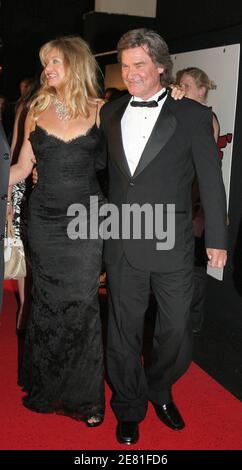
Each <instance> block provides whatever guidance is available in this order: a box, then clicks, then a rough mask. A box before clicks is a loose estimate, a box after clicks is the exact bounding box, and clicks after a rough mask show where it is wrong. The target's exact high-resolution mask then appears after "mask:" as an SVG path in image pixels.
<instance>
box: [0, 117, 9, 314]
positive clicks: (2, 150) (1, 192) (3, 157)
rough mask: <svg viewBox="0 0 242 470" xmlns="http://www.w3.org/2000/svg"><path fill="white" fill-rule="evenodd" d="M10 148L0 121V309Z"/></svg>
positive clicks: (0, 302)
mask: <svg viewBox="0 0 242 470" xmlns="http://www.w3.org/2000/svg"><path fill="white" fill-rule="evenodd" d="M9 165H10V150H9V146H8V142H7V138H6V135H5V133H4V130H3V127H2V124H1V122H0V309H1V304H2V280H3V274H4V264H3V239H4V231H5V220H6V199H7V193H8V179H9Z"/></svg>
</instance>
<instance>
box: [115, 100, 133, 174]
mask: <svg viewBox="0 0 242 470" xmlns="http://www.w3.org/2000/svg"><path fill="white" fill-rule="evenodd" d="M129 99H130V96H129V95H128V96H127V100H125V102H124V103H122V104H121V105H120V107H119V108H118V109H117V110H116V112H115V113H114V114H113V117H112V125H111V130H110V146H111V149H112V156H113V158H114V161H115V163H116V165H118V167H119V169H120V170H121V171H122V172H123V173H124V174H125V176H126V177H127V176H128V177H129V178H130V177H131V173H130V170H129V165H128V162H127V159H126V156H125V152H124V146H123V139H122V131H121V119H122V117H123V114H124V111H125V109H126V107H127V104H128V102H129Z"/></svg>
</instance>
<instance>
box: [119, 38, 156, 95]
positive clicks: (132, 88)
mask: <svg viewBox="0 0 242 470" xmlns="http://www.w3.org/2000/svg"><path fill="white" fill-rule="evenodd" d="M147 51H148V49H147V46H145V45H144V46H142V47H141V46H140V47H133V48H130V49H125V50H124V51H123V52H122V54H121V70H122V79H123V81H124V83H125V85H126V87H127V88H128V91H129V93H130V94H131V95H134V96H137V97H138V98H141V99H142V100H147V99H149V98H150V97H151V96H153V95H154V94H155V93H157V92H158V91H159V90H160V89H161V88H162V86H161V83H160V74H161V73H162V72H163V71H164V68H163V67H158V66H157V65H155V64H154V62H152V59H151V57H150V56H149V54H148V52H147Z"/></svg>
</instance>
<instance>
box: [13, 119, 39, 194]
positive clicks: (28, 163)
mask: <svg viewBox="0 0 242 470" xmlns="http://www.w3.org/2000/svg"><path fill="white" fill-rule="evenodd" d="M34 126H35V122H34V120H33V117H32V114H30V113H28V115H27V117H26V121H25V126H24V140H23V145H22V147H21V150H20V153H19V158H18V162H17V163H16V164H15V165H12V166H11V168H10V179H9V186H12V185H13V184H16V183H18V182H19V181H22V180H24V179H25V178H27V176H29V175H30V173H31V171H32V169H33V166H34V163H35V156H34V153H33V150H32V146H31V144H30V141H29V135H30V132H31V131H32V130H33V128H34Z"/></svg>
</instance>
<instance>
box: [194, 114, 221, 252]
mask: <svg viewBox="0 0 242 470" xmlns="http://www.w3.org/2000/svg"><path fill="white" fill-rule="evenodd" d="M202 114H203V115H202V118H201V120H200V123H198V126H197V129H196V131H195V132H194V135H193V142H192V151H193V159H194V165H195V168H196V172H197V177H198V182H199V189H200V195H201V200H202V205H203V209H204V214H205V245H206V248H217V249H226V247H227V210H226V195H225V189H224V184H223V179H222V171H221V167H220V160H219V155H218V149H217V145H216V142H215V140H214V135H213V126H212V112H211V110H209V109H208V108H205V109H204V110H203V113H202Z"/></svg>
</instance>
